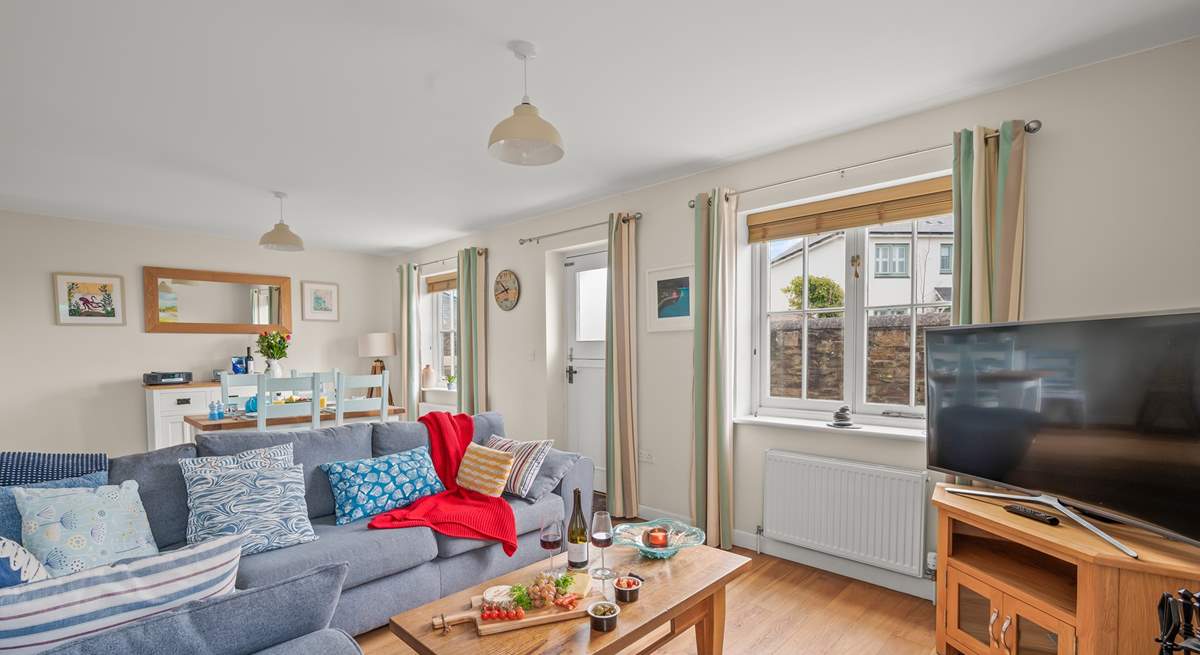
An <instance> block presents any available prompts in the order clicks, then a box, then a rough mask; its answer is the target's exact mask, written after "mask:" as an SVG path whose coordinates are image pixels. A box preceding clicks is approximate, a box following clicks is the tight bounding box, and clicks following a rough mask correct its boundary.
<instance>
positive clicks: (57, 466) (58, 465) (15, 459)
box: [0, 452, 108, 487]
mask: <svg viewBox="0 0 1200 655" xmlns="http://www.w3.org/2000/svg"><path fill="white" fill-rule="evenodd" d="M107 470H108V455H105V454H104V453H20V452H7V453H0V486H4V487H9V486H13V485H18V484H34V483H37V482H48V481H50V480H62V479H63V478H75V477H79V476H81V475H87V474H88V473H95V472H96V471H107Z"/></svg>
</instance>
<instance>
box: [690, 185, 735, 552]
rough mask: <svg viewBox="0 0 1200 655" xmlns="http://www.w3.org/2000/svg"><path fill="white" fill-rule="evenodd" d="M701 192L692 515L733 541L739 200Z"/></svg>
mask: <svg viewBox="0 0 1200 655" xmlns="http://www.w3.org/2000/svg"><path fill="white" fill-rule="evenodd" d="M732 193H733V192H732V191H731V190H729V189H714V190H713V192H712V193H711V194H708V193H701V194H700V195H698V196H696V229H695V239H696V281H695V284H696V288H695V290H694V292H693V297H694V299H695V314H694V325H695V328H694V339H695V341H694V344H693V350H692V367H693V373H692V394H693V417H692V421H693V424H692V425H693V433H694V434H693V442H692V455H693V457H692V486H693V490H694V493H693V496H692V516H693V517H694V519H695V523H696V526H697V527H699V528H701V529H703V530H704V531H705V533H706V534H707V537H708V540H707V543H708V545H710V546H717V547H720V548H732V547H733V449H732V438H733V420H732V419H733V416H732V412H733V375H734V368H733V366H734V364H733V345H734V344H733V329H734V321H733V312H734V288H735V280H734V272H735V271H734V268H735V262H736V256H737V252H736V251H737V225H736V223H737V216H736V215H737V201H736V200H730V199H728V198H727V194H732Z"/></svg>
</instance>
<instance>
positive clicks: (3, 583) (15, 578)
mask: <svg viewBox="0 0 1200 655" xmlns="http://www.w3.org/2000/svg"><path fill="white" fill-rule="evenodd" d="M49 577H50V574H49V573H46V569H45V568H44V567H43V566H42V563H41V562H39V561H38V559H37V558H36V557H34V556H33V553H31V552H29V551H28V550H25V548H24V547H23V546H21V544H19V543H17V542H15V541H13V540H11V539H4V538H3V537H0V588H3V587H15V586H16V585H19V584H25V583H26V582H37V581H39V580H45V579H46V578H49Z"/></svg>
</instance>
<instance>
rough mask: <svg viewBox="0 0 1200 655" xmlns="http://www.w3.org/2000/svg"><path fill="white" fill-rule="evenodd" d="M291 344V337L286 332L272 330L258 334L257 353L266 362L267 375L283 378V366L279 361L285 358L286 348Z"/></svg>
mask: <svg viewBox="0 0 1200 655" xmlns="http://www.w3.org/2000/svg"><path fill="white" fill-rule="evenodd" d="M291 343H292V335H291V334H289V333H286V332H279V331H278V330H272V331H270V332H260V333H259V335H258V353H259V354H260V355H262V356H263V357H264V358H266V360H267V370H266V371H265V373H266V374H267V375H269V376H271V377H274V378H281V377H283V365H282V364H280V363H279V360H281V359H283V358H284V357H287V351H288V346H289V345H291Z"/></svg>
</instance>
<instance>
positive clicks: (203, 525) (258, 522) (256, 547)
mask: <svg viewBox="0 0 1200 655" xmlns="http://www.w3.org/2000/svg"><path fill="white" fill-rule="evenodd" d="M183 480H184V483H186V485H187V494H188V527H187V541H188V543H189V544H195V543H200V542H202V541H204V540H205V539H211V538H213V537H217V536H221V535H228V534H240V535H242V536H243V537H244V538H245V539H244V541H243V542H242V554H243V555H252V554H254V553H262V552H265V551H268V550H275V549H277V548H286V547H288V546H295V545H296V544H302V543H306V542H309V541H313V540H314V539H316V538H317V535H316V533H315V532H313V529H312V524H311V523H310V522H309V520H308V506H307V505H306V504H305V503H304V467H303V466H299V465H297V466H291V467H288V468H284V469H219V470H216V471H193V472H191V473H188V472H184V474H183Z"/></svg>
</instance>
